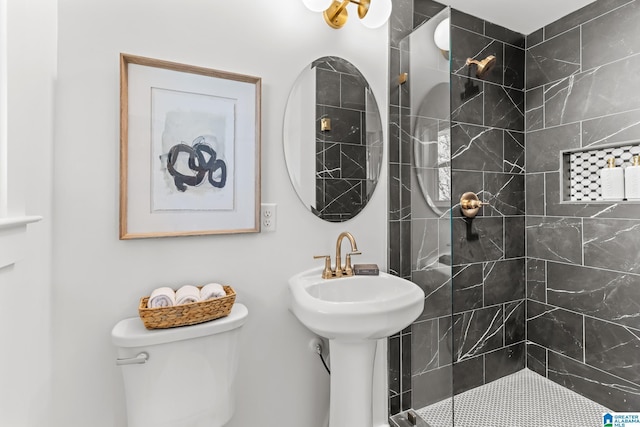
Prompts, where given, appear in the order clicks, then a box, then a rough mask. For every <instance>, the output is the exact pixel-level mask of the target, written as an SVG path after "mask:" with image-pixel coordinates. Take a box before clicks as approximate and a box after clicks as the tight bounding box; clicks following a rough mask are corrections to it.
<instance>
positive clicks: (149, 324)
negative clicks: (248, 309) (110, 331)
mask: <svg viewBox="0 0 640 427" xmlns="http://www.w3.org/2000/svg"><path fill="white" fill-rule="evenodd" d="M199 288H201V287H199ZM223 288H224V291H225V292H226V293H227V296H226V297H220V298H212V299H208V300H206V301H200V302H192V303H188V304H181V305H174V306H171V307H157V308H147V302H148V301H149V297H142V298H140V306H139V307H138V313H140V319H142V323H144V326H145V327H146V328H147V329H166V328H174V327H177V326H187V325H195V324H198V323H204V322H208V321H210V320H214V319H218V318H220V317H224V316H228V315H229V313H230V312H231V308H232V307H233V303H234V302H235V301H236V293H235V291H234V290H233V288H232V287H231V286H226V285H225V286H223Z"/></svg>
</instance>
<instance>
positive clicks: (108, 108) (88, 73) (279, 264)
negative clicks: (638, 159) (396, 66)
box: [52, 0, 388, 427]
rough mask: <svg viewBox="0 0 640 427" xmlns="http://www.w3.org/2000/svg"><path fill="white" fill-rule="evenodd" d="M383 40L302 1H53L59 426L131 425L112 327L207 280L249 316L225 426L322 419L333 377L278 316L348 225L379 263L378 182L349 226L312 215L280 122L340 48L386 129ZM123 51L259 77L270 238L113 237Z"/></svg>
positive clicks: (382, 195)
mask: <svg viewBox="0 0 640 427" xmlns="http://www.w3.org/2000/svg"><path fill="white" fill-rule="evenodd" d="M387 33H388V28H387V27H386V26H385V27H383V28H381V29H377V30H367V29H365V28H364V27H363V26H362V25H360V23H359V22H358V19H357V17H356V14H355V11H354V12H353V13H352V18H351V19H350V22H348V23H347V25H346V27H345V28H343V29H342V30H340V31H336V30H333V29H331V28H329V27H328V26H327V25H326V24H325V23H324V21H323V19H322V17H321V15H320V14H316V13H313V12H310V11H308V10H307V9H306V8H305V7H304V6H303V4H302V2H301V1H299V0H285V1H280V2H266V1H255V0H234V1H229V2H222V1H202V0H181V1H175V0H174V1H170V0H135V1H131V0H59V57H58V61H59V79H58V86H57V97H56V99H57V104H56V108H57V121H56V134H55V137H56V138H55V156H54V160H55V161H54V166H55V170H54V175H53V176H54V214H55V222H54V236H53V237H54V255H53V261H54V271H53V281H54V289H55V295H54V301H53V302H54V305H53V310H54V334H53V339H54V367H55V378H54V387H55V390H54V404H55V414H54V422H53V423H52V424H53V425H54V426H56V427H58V426H59V427H62V426H64V427H86V426H92V427H102V426H118V427H120V426H125V407H124V396H123V384H122V379H121V376H120V372H119V370H118V369H117V368H116V367H115V365H114V359H115V350H114V349H113V347H112V346H111V343H110V331H111V328H112V327H113V325H114V324H115V323H116V322H117V321H118V320H120V319H122V318H125V317H131V316H136V315H137V313H136V306H137V302H138V298H139V297H140V296H142V295H145V294H148V293H149V292H150V291H151V290H152V289H153V288H154V287H156V286H158V285H174V286H178V285H180V284H183V283H193V282H199V281H205V280H219V281H224V282H228V283H229V284H231V285H232V286H234V288H235V289H236V291H237V292H238V295H239V297H238V301H240V302H242V303H244V304H245V305H246V306H247V307H248V308H249V316H250V317H249V320H248V322H247V324H246V325H245V327H244V329H243V334H242V342H241V349H242V356H241V359H240V363H239V366H240V372H239V378H238V381H239V384H238V392H239V396H238V400H237V403H238V406H237V411H236V415H235V417H234V419H233V420H232V422H231V423H230V427H247V426H252V425H253V426H267V427H270V426H273V427H275V426H279V427H294V426H295V427H299V426H305V427H320V426H321V424H322V421H323V420H324V416H325V411H326V408H327V406H328V376H327V375H326V373H325V372H324V370H323V368H322V366H321V364H320V362H319V361H318V358H317V356H316V355H315V354H313V353H311V352H309V350H308V348H307V343H308V341H309V339H310V338H311V334H310V332H308V331H307V330H306V329H305V328H304V327H303V326H302V325H301V324H299V323H298V321H297V320H296V319H295V318H294V317H293V315H292V314H291V313H290V312H289V311H288V309H287V296H288V294H287V289H286V281H287V278H288V277H289V276H291V275H293V274H294V273H296V272H298V271H301V270H304V269H307V268H310V267H312V266H314V265H319V264H318V263H319V261H314V260H313V259H312V255H317V254H327V253H333V251H334V250H335V239H336V237H337V236H338V234H339V233H340V232H341V231H343V230H349V231H351V232H352V233H353V234H354V235H355V237H356V239H357V241H358V246H359V248H360V249H361V250H362V252H363V253H364V255H362V256H361V257H360V258H359V259H358V261H360V262H365V261H366V262H369V261H370V262H377V263H378V264H380V265H381V266H385V265H386V253H387V239H386V233H387V232H386V230H387V226H386V211H387V205H386V203H387V195H386V193H387V182H386V176H387V175H386V171H385V172H384V174H383V179H382V181H381V183H380V187H379V188H378V190H377V191H376V193H375V195H374V197H373V200H372V201H371V202H370V204H369V206H367V208H366V209H365V210H364V211H363V212H362V213H361V214H360V215H358V216H357V217H356V218H355V219H353V220H351V221H349V222H347V223H345V224H330V223H325V222H322V221H320V220H319V219H317V218H316V217H314V216H313V215H312V214H311V213H309V212H308V211H306V209H305V208H304V207H303V206H302V203H301V202H300V201H299V200H298V197H297V196H296V194H295V192H294V190H293V188H292V186H291V184H290V183H289V179H288V175H287V171H286V165H285V161H284V155H283V148H282V122H283V116H284V111H285V105H286V101H287V96H288V94H289V90H290V88H291V86H292V85H293V83H294V81H295V79H296V77H297V76H298V74H299V72H300V71H301V70H302V68H303V66H306V65H307V64H309V63H310V62H311V61H312V60H313V59H315V58H317V57H320V56H324V55H340V56H343V57H345V58H347V59H349V60H350V61H351V62H352V63H354V64H355V65H356V66H357V67H359V68H360V70H361V71H362V73H363V74H364V75H365V77H366V78H367V79H368V80H369V82H370V83H371V85H372V87H373V88H374V92H375V95H376V97H377V100H378V103H379V106H380V108H381V111H382V113H383V117H382V119H383V123H386V122H387V81H388V80H387V73H388V72H387V68H388V61H387V60H388V53H387V52H388V37H387ZM120 52H126V53H130V54H136V55H142V56H148V57H153V58H160V59H165V60H171V61H176V62H181V63H186V64H194V65H199V66H204V67H211V68H216V69H221V70H227V71H232V72H235V73H241V74H249V75H255V76H260V77H262V79H263V80H262V82H263V92H262V97H263V101H262V200H263V202H273V203H277V204H278V224H277V227H278V229H277V231H276V232H274V233H262V234H252V235H235V236H234V235H228V236H202V237H189V238H163V239H155V240H136V241H119V240H118V238H117V236H118V171H119V169H118V152H119V146H118V144H119V141H118V132H119V130H118V129H119V109H118V108H119V75H118V55H119V53H120ZM161 410H163V409H161ZM164 410H166V408H165V409H164Z"/></svg>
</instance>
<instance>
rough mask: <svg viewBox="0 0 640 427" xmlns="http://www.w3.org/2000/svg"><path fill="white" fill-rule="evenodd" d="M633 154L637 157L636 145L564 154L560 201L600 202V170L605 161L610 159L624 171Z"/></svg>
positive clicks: (638, 148)
mask: <svg viewBox="0 0 640 427" xmlns="http://www.w3.org/2000/svg"><path fill="white" fill-rule="evenodd" d="M637 155H640V145H625V146H617V147H597V148H592V149H588V150H580V151H568V152H564V153H563V164H564V168H563V172H564V177H565V178H564V180H563V182H564V183H565V188H564V190H565V191H564V192H563V200H564V201H571V202H574V201H576V202H578V201H602V185H601V180H600V171H601V170H602V169H604V168H606V167H607V160H608V159H609V158H611V157H613V158H614V159H615V161H616V167H621V168H626V167H627V166H630V165H631V159H632V158H633V156H637Z"/></svg>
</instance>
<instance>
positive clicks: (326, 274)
mask: <svg viewBox="0 0 640 427" xmlns="http://www.w3.org/2000/svg"><path fill="white" fill-rule="evenodd" d="M320 258H324V270H322V278H323V279H331V278H332V277H333V270H331V255H314V256H313V259H320Z"/></svg>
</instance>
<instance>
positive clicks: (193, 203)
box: [120, 53, 262, 240]
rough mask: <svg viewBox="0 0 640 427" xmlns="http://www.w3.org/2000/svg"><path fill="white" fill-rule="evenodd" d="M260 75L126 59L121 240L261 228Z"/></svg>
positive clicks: (123, 73)
mask: <svg viewBox="0 0 640 427" xmlns="http://www.w3.org/2000/svg"><path fill="white" fill-rule="evenodd" d="M261 83H262V81H261V79H260V78H259V77H253V76H247V75H241V74H235V73H230V72H226V71H219V70H214V69H210V68H203V67H197V66H193V65H185V64H179V63H175V62H169V61H164V60H160V59H152V58H145V57H142V56H135V55H129V54H124V53H122V54H120V239H121V240H126V239H139V238H152V237H169V236H193V235H207V234H231V233H252V232H259V231H260V221H259V214H260V136H261Z"/></svg>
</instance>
